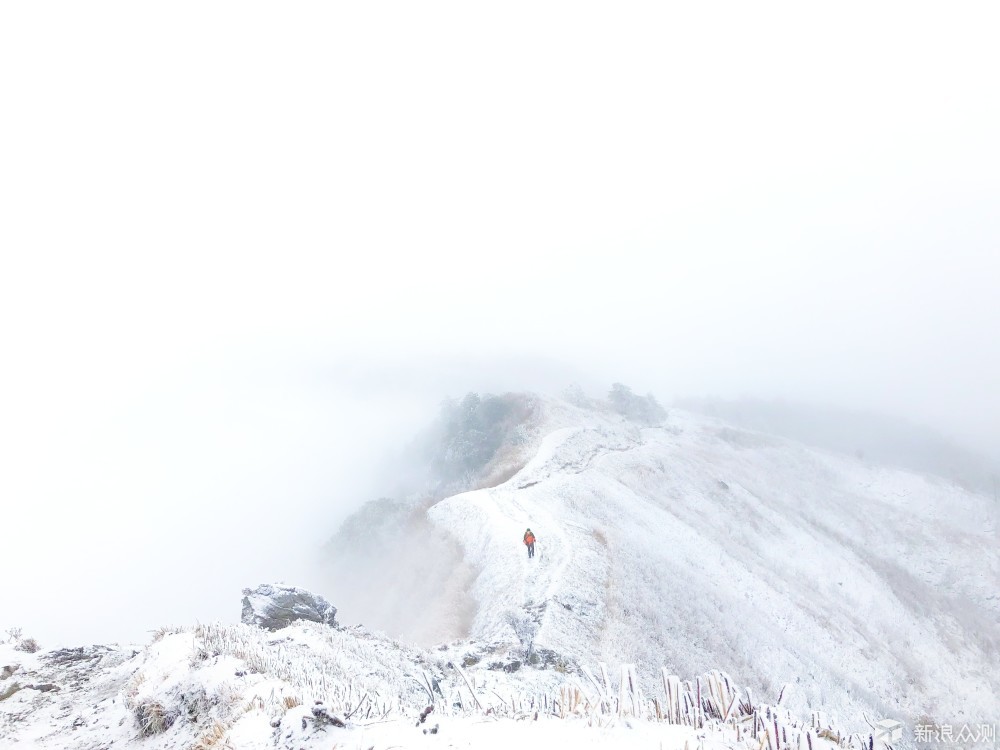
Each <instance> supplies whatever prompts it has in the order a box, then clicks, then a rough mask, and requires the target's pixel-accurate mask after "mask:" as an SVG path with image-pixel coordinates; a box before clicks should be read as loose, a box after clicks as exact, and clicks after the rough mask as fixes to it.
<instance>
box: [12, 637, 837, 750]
mask: <svg viewBox="0 0 1000 750" xmlns="http://www.w3.org/2000/svg"><path fill="white" fill-rule="evenodd" d="M463 650H464V647H463V648H460V649H459V651H458V652H453V651H452V650H451V649H449V648H446V649H444V650H439V651H437V652H433V653H432V652H427V651H421V650H419V649H413V648H409V647H406V646H404V645H402V644H399V643H396V642H394V641H391V640H389V639H387V638H384V637H381V636H378V635H376V634H372V633H369V632H367V631H364V630H363V629H358V628H333V627H327V626H322V625H317V624H315V623H300V624H296V625H293V626H291V627H289V628H287V629H285V630H282V631H280V632H277V633H268V632H266V631H263V630H260V629H258V628H256V627H252V626H246V625H230V626H223V625H211V626H198V627H194V628H185V629H172V630H171V631H168V632H164V633H163V634H161V636H160V637H158V638H157V639H155V640H154V642H153V643H151V644H150V645H149V646H148V647H146V648H143V649H141V650H134V649H121V648H117V647H87V648H78V649H63V650H58V651H50V652H44V653H39V654H34V655H26V654H23V653H19V652H16V651H14V650H13V649H12V648H11V647H9V646H0V663H2V664H3V665H4V667H5V669H4V671H3V673H2V674H3V677H2V678H0V747H4V748H8V747H16V748H38V749H45V750H56V749H59V750H68V749H70V748H73V749H74V750H96V749H97V748H103V749H107V748H112V747H125V748H147V749H149V748H157V749H158V750H191V749H193V750H207V749H208V748H213V747H214V748H236V749H239V750H265V749H272V748H281V749H282V750H320V749H322V750H328V749H329V748H330V747H338V748H350V749H351V750H355V749H357V750H360V749H362V748H364V749H365V750H371V749H372V748H374V749H376V750H388V749H389V748H486V749H487V750H489V749H491V748H508V747H511V746H513V745H515V744H516V745H518V746H520V745H524V744H526V743H531V745H532V746H535V747H553V748H559V747H566V746H572V747H582V748H649V749H650V750H653V749H654V748H660V749H664V748H667V749H670V750H682V748H692V747H700V748H703V749H704V750H749V749H750V748H759V747H760V745H761V742H762V741H764V739H765V738H766V737H771V738H774V737H776V736H779V735H777V734H776V733H780V736H781V737H782V739H783V742H784V743H785V745H786V746H788V745H792V746H795V747H801V748H808V747H810V746H811V747H812V748H813V750H831V749H832V748H833V747H834V742H833V741H831V740H836V739H837V734H836V732H835V730H831V729H830V728H829V727H828V726H827V725H825V724H820V723H817V722H816V721H810V722H809V723H808V724H807V723H804V722H802V721H800V720H798V719H797V718H796V717H795V716H793V715H792V714H791V713H789V712H788V711H787V710H786V709H784V708H780V707H775V706H764V705H756V704H755V705H753V706H752V707H751V706H750V705H749V703H748V702H747V701H746V699H745V697H744V695H745V694H743V693H742V692H741V691H740V690H739V688H738V687H736V685H735V684H733V683H731V682H729V681H728V678H727V677H725V676H724V675H719V674H715V675H709V676H706V678H705V679H704V681H703V682H702V683H700V684H699V686H696V687H692V686H690V685H689V686H686V687H684V686H681V685H679V684H678V683H677V682H669V683H665V684H669V686H670V690H671V695H672V696H674V698H675V699H676V701H675V702H674V703H673V704H671V703H670V702H669V701H668V700H667V699H666V695H667V694H666V692H665V691H664V692H663V693H662V694H661V695H660V696H659V698H658V699H657V700H656V701H653V700H650V699H647V698H643V697H641V696H638V695H637V694H636V693H635V692H634V691H628V690H626V685H627V680H628V679H629V677H628V675H626V678H625V680H621V681H619V682H618V683H617V684H615V683H614V681H613V680H611V679H610V678H607V677H606V676H604V675H602V677H601V678H596V677H595V678H594V679H593V680H592V681H590V682H588V684H587V686H586V687H583V686H581V684H580V683H579V681H577V680H576V679H575V678H574V677H573V676H571V675H567V674H564V673H559V672H557V671H554V670H547V671H546V670H519V671H517V672H515V673H508V672H506V671H504V670H493V669H491V668H490V667H489V666H488V665H487V664H485V663H483V664H467V665H466V668H465V669H463V668H461V667H460V666H459V665H458V663H457V660H458V659H459V658H460V656H461V653H462V651H463ZM469 656H470V655H469V654H468V653H465V659H464V660H465V661H466V662H468V661H469V658H468V657H469ZM633 676H634V675H633ZM699 695H702V696H703V700H702V702H701V704H700V705H701V708H700V709H699V710H695V709H694V707H695V705H696V704H695V703H694V702H693V701H694V700H697V697H698V696H699ZM737 699H739V700H737Z"/></svg>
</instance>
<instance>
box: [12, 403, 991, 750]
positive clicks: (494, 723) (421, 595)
mask: <svg viewBox="0 0 1000 750" xmlns="http://www.w3.org/2000/svg"><path fill="white" fill-rule="evenodd" d="M412 453H413V454H414V456H415V458H414V461H413V465H423V466H425V467H429V468H427V469H426V470H421V471H409V470H408V472H407V477H408V480H407V481H408V489H407V490H406V491H405V492H401V493H400V494H399V496H398V497H393V498H389V497H384V498H381V499H378V500H375V501H373V502H371V503H368V504H367V505H365V506H364V507H362V508H361V509H360V510H359V511H358V512H357V513H356V514H355V515H354V516H353V517H352V518H350V519H349V520H348V521H347V522H346V523H345V524H344V526H343V527H342V528H341V530H340V531H339V532H338V533H337V534H336V535H335V536H334V537H333V539H332V540H331V542H330V545H329V547H328V550H327V553H328V563H329V581H328V584H327V585H326V586H325V587H324V588H323V590H322V592H321V593H322V594H323V596H325V597H326V598H327V599H329V602H331V603H332V604H333V605H336V608H337V612H336V614H337V619H336V621H334V620H333V617H332V615H331V616H330V617H329V618H327V620H325V624H324V622H296V623H294V624H292V625H291V626H289V627H286V628H283V629H280V630H277V631H273V632H272V631H268V630H265V629H262V628H260V627H257V626H254V625H251V624H244V623H236V622H235V619H236V613H237V611H238V610H237V599H236V592H234V599H233V609H234V622H233V623H216V624H206V625H198V626H188V627H180V628H164V629H163V630H162V631H160V632H159V633H157V635H156V637H155V638H154V639H153V641H152V643H150V644H149V645H147V646H144V647H136V648H132V647H121V646H117V645H115V646H93V647H85V648H78V649H60V650H55V651H46V650H44V649H41V650H36V649H37V647H38V644H35V643H33V642H30V639H25V638H23V637H22V636H21V634H20V633H17V637H16V638H14V637H11V638H9V639H8V640H9V641H10V642H8V643H5V644H3V645H0V667H2V668H3V672H2V674H0V746H3V747H8V746H12V747H39V748H80V749H81V750H82V749H83V748H110V747H133V746H134V747H148V748H197V749H203V748H211V747H229V748H288V749H289V750H291V749H293V748H329V747H331V746H336V747H344V748H389V747H429V748H430V747H442V748H443V747H483V748H491V747H498V748H499V747H510V746H512V745H514V744H518V745H520V744H526V743H529V742H530V743H531V744H533V745H540V746H543V747H546V746H553V747H563V746H576V747H611V748H614V747H648V748H651V749H653V748H676V749H677V750H681V749H682V748H687V750H693V749H694V748H705V749H706V750H708V749H711V748H744V747H745V748H755V749H756V750H762V748H768V750H783V749H784V748H789V749H794V750H810V748H811V750H822V748H832V747H836V746H841V747H852V748H862V747H868V746H869V743H870V742H874V740H873V739H871V738H872V735H873V734H874V733H875V731H876V730H874V729H873V727H872V725H873V724H875V723H876V722H878V721H880V720H883V719H898V720H900V721H902V722H903V723H904V725H906V727H905V729H906V731H905V734H904V739H903V740H902V741H900V742H898V743H896V744H897V747H906V746H909V745H910V738H912V737H913V730H914V727H915V726H916V725H917V724H935V723H954V724H971V723H991V722H992V723H995V722H996V718H997V717H998V716H1000V699H998V697H997V696H998V695H1000V677H998V675H1000V656H998V645H1000V627H998V618H1000V599H998V596H997V592H996V582H997V580H1000V556H998V552H997V544H996V542H997V526H996V520H997V509H996V507H995V505H994V504H993V501H992V497H988V496H986V495H982V494H977V493H975V492H970V491H968V490H965V489H962V488H961V487H959V486H957V485H956V484H954V483H952V482H950V481H947V480H944V479H935V478H934V477H932V476H928V475H916V474H912V473H907V472H904V471H901V470H895V469H886V468H881V467H878V466H874V465H871V464H870V463H866V462H864V461H862V460H860V459H859V458H857V457H855V456H849V455H842V454H836V453H830V452H824V451H821V450H818V449H815V448H807V447H805V446H803V445H801V444H798V443H795V442H792V441H790V440H787V439H782V438H777V437H773V436H769V435H766V434H763V433H758V432H753V431H749V430H746V429H741V428H737V427H734V426H732V425H730V424H727V423H724V422H721V421H718V420H716V419H713V418H711V417H706V416H697V415H694V414H691V413H687V412H682V411H679V410H672V411H670V412H669V414H668V413H667V412H666V411H665V410H664V409H663V407H661V406H660V405H659V404H658V403H657V402H656V400H655V398H652V397H651V396H639V395H636V394H633V393H632V392H631V391H630V390H628V389H627V388H625V387H624V386H616V387H615V388H614V389H612V393H611V397H610V398H609V399H607V400H600V401H594V400H591V399H589V398H587V397H586V396H585V395H583V394H582V393H580V392H579V391H576V392H569V393H567V394H566V397H565V398H560V399H551V398H548V399H543V398H540V397H535V396H528V395H520V394H506V395H503V396H482V397H480V396H476V395H470V396H467V397H466V398H465V399H463V400H461V401H457V402H448V403H446V404H445V406H444V408H443V410H442V418H441V420H440V421H439V423H438V424H437V425H435V427H434V428H433V429H432V430H431V431H430V433H429V434H428V435H427V436H425V437H424V438H423V439H422V440H421V441H419V442H418V443H415V444H414V446H412ZM528 526H530V527H531V528H532V530H533V531H534V532H535V534H536V535H537V538H538V542H537V550H536V556H535V558H533V559H530V560H529V559H528V557H527V555H526V553H525V549H524V547H523V545H522V544H521V536H522V533H523V532H524V529H525V528H526V527H528ZM265 588H266V589H267V591H270V590H271V589H272V588H273V589H274V590H282V591H284V589H282V588H281V587H261V588H259V589H257V590H256V591H258V592H260V591H264V590H265ZM265 593H266V592H265ZM248 596H249V595H248ZM251 598H252V597H251ZM251 603H253V602H251ZM330 609H331V610H332V607H330ZM352 623H353V624H352ZM358 623H363V625H361V624H358ZM384 633H389V635H385V634H384Z"/></svg>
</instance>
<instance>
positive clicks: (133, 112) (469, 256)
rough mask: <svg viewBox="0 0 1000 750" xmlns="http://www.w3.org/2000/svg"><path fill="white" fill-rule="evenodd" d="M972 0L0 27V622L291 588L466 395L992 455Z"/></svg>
mask: <svg viewBox="0 0 1000 750" xmlns="http://www.w3.org/2000/svg"><path fill="white" fill-rule="evenodd" d="M998 21H1000V10H998V9H997V7H996V6H995V5H994V4H991V3H963V4H961V5H948V6H946V5H936V6H929V5H922V4H917V5H915V4H912V3H903V2H899V3H876V4H872V3H847V4H838V5H837V6H830V7H829V8H823V9H816V8H806V7H805V6H803V5H802V4H798V3H787V4H767V3H765V4H753V5H752V6H750V5H745V4H741V3H727V4H712V5H698V6H697V7H689V8H676V7H664V6H663V5H662V4H649V5H630V6H628V7H627V8H626V7H617V6H616V7H611V6H603V7H597V6H585V5H580V4H578V3H565V4H548V3H537V2H532V3H525V4H519V3H513V4H512V3H505V4H503V5H502V7H501V6H497V7H495V8H493V9H491V10H487V9H483V8H481V7H480V6H478V5H469V4H463V3H455V4H424V3H422V4H404V3H400V4H393V5H390V6H384V5H379V6H370V5H362V6H358V7H356V8H351V9H348V8H346V7H344V6H332V7H331V6H327V5H324V4H316V5H310V4H306V5H297V6H295V7H291V6H287V7H277V6H264V5H258V4H247V3H221V4H211V5H205V4H203V3H184V2H182V3H172V4H169V5H168V6H162V7H160V8H151V7H140V6H135V5H133V4H127V3H99V4H96V5H94V4H88V5H80V4H70V3H65V4H57V5H55V6H52V5H50V4H46V5H38V4H8V5H7V6H5V7H4V8H3V9H0V68H2V69H3V70H4V71H6V75H4V76H3V78H2V79H0V92H2V97H3V101H4V112H5V114H4V116H3V117H2V118H0V136H2V137H0V258H2V260H0V321H2V322H0V361H2V367H0V504H2V505H0V539H2V542H0V550H2V557H3V565H2V566H0V591H2V596H0V627H4V628H5V627H9V626H12V625H20V626H22V627H23V628H24V629H25V631H26V632H28V633H30V634H32V635H35V637H37V638H38V639H39V640H40V641H42V643H43V645H54V644H55V643H57V642H66V643H75V642H80V641H108V640H114V639H129V640H140V641H141V640H143V639H144V638H145V637H146V631H148V630H151V629H154V628H156V627H159V626H161V625H166V624H169V623H172V622H176V623H189V622H192V621H194V620H202V621H205V620H213V619H220V618H221V619H230V620H231V619H235V618H237V617H238V616H239V600H240V589H241V588H242V587H244V586H249V585H255V584H257V583H260V582H263V581H266V580H288V581H290V582H291V581H295V582H298V581H301V582H303V583H305V584H308V583H309V581H310V580H315V579H316V576H315V573H316V570H315V568H314V563H315V561H314V559H313V555H314V552H315V550H316V549H317V548H318V547H319V545H320V544H322V542H323V541H325V540H326V539H327V538H328V537H329V536H330V535H331V534H332V533H333V532H334V531H335V529H336V527H337V524H338V523H339V522H340V520H341V519H343V518H344V516H345V515H346V514H347V513H348V512H349V511H350V510H352V509H353V508H354V507H356V506H357V505H358V504H359V503H360V502H361V501H363V500H366V499H368V498H369V497H371V496H372V495H373V494H375V493H377V492H379V491H381V488H383V487H385V486H389V485H391V484H392V481H393V472H394V469H393V466H392V462H391V461H390V460H387V459H386V456H387V455H392V452H393V451H396V450H398V449H399V447H400V446H401V445H403V444H405V443H406V441H407V440H409V439H410V438H411V437H412V436H413V435H414V434H415V433H416V432H417V431H418V430H419V429H420V428H421V427H422V426H424V425H425V424H426V423H427V422H428V421H429V420H430V419H432V418H433V417H434V415H435V413H436V410H437V407H438V404H439V402H440V401H441V399H443V398H444V397H446V396H449V395H451V396H458V395H461V394H462V393H464V392H465V391H468V390H476V391H493V392H497V391H503V390H511V389H515V390H520V389H536V390H543V391H559V390H560V389H561V388H563V387H564V386H565V385H568V384H569V383H574V382H575V383H579V384H580V385H582V386H583V388H584V389H585V390H587V391H589V392H591V393H593V394H595V395H596V394H600V393H602V392H603V391H605V390H606V389H607V388H608V386H609V385H610V383H612V382H615V381H622V382H625V383H628V384H629V385H630V386H632V387H633V388H634V389H635V390H636V391H637V392H641V393H645V392H646V391H653V392H654V393H655V394H656V395H657V396H658V397H659V398H660V399H661V400H662V401H664V402H666V403H670V402H671V401H672V400H673V399H674V398H675V397H701V396H715V397H721V398H735V397H752V398H757V399H775V398H779V399H788V400H792V401H795V402H802V403H812V404H817V405H819V406H821V407H823V408H833V409H839V408H844V409H859V410H865V411H874V412H880V413H885V414H888V415H891V416H893V417H899V418H905V419H908V420H911V421H912V422H914V423H915V424H921V425H926V426H928V427H929V428H932V429H934V430H936V431H939V432H940V433H941V434H942V435H944V436H946V437H947V438H948V439H949V440H954V441H956V442H957V443H959V444H962V445H964V446H967V447H969V448H970V449H972V450H974V451H977V452H979V453H981V454H984V455H986V456H988V457H989V458H991V459H995V458H996V457H997V456H998V455H1000V450H997V445H998V443H1000V426H998V425H1000V399H998V398H997V395H996V383H998V382H1000V346H998V345H997V341H996V336H997V331H998V323H1000V302H998V299H1000V297H998V294H997V288H998V285H1000V210H998V206H1000V141H998V139H997V133H1000V94H998V89H997V86H996V71H997V70H1000V47H998V46H997V45H996V43H995V37H996V33H995V30H996V28H997V24H998Z"/></svg>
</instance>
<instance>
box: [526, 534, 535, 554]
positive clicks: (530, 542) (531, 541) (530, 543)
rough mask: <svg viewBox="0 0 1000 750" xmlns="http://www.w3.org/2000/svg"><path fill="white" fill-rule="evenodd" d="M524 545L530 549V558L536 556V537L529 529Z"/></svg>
mask: <svg viewBox="0 0 1000 750" xmlns="http://www.w3.org/2000/svg"><path fill="white" fill-rule="evenodd" d="M524 543H525V545H527V547H528V557H529V558H530V557H534V556H535V535H534V534H533V533H532V532H531V529H528V530H527V531H525V532H524Z"/></svg>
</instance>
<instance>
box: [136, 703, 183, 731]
mask: <svg viewBox="0 0 1000 750" xmlns="http://www.w3.org/2000/svg"><path fill="white" fill-rule="evenodd" d="M134 714H135V719H136V721H137V722H138V724H139V734H140V735H141V736H143V737H152V736H153V735H155V734H163V733H164V732H166V731H167V730H168V729H170V727H171V726H172V725H173V723H174V720H175V719H176V718H177V717H176V716H175V715H174V714H173V713H172V712H170V711H167V709H166V708H165V707H164V706H163V704H162V703H160V702H159V701H146V702H143V703H139V704H138V705H137V706H136V707H135V709H134Z"/></svg>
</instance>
